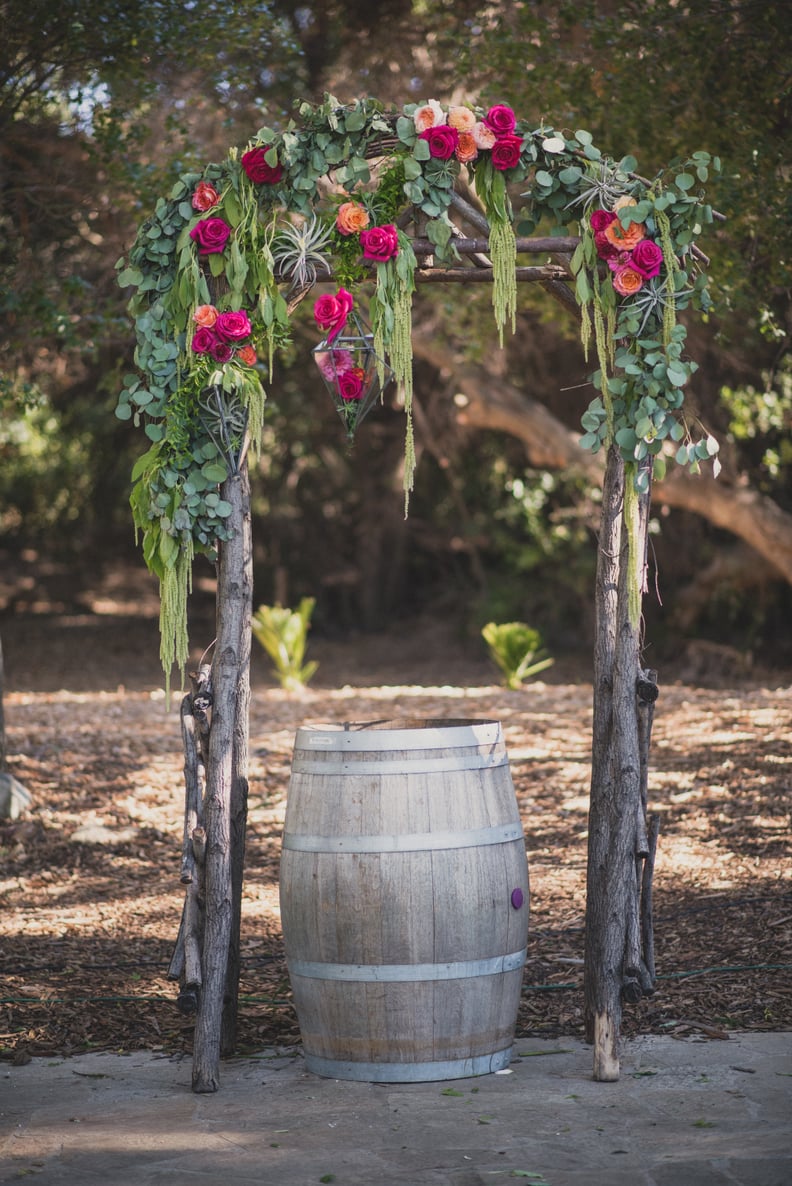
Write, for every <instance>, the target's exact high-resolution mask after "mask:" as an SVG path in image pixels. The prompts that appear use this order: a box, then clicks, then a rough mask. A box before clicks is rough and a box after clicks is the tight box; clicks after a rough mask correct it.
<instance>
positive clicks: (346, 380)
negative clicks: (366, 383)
mask: <svg viewBox="0 0 792 1186" xmlns="http://www.w3.org/2000/svg"><path fill="white" fill-rule="evenodd" d="M365 377H366V372H365V371H364V370H363V368H362V367H353V368H352V370H351V371H345V372H344V374H343V375H339V376H338V394H339V395H340V396H341V398H342V399H345V400H353V399H360V397H361V396H362V395H363V380H364V379H365Z"/></svg>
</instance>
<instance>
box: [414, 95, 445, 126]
mask: <svg viewBox="0 0 792 1186" xmlns="http://www.w3.org/2000/svg"><path fill="white" fill-rule="evenodd" d="M413 120H414V121H415V126H416V128H417V130H418V131H419V132H425V131H426V129H427V128H438V127H440V125H441V124H444V123H445V122H446V115H445V112H444V111H443V108H442V107H441V106H440V104H439V103H438V102H437V99H430V100H429V102H428V103H424V105H423V106H422V107H418V108H416V111H415V115H414V116H413Z"/></svg>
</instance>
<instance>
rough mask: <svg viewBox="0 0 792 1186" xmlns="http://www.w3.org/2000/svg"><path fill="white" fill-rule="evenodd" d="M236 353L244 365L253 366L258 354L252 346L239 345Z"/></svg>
mask: <svg viewBox="0 0 792 1186" xmlns="http://www.w3.org/2000/svg"><path fill="white" fill-rule="evenodd" d="M236 353H237V358H238V359H239V360H240V361H241V362H244V364H245V366H249V367H252V366H255V365H256V362H257V361H258V355H257V354H256V351H255V350H254V349H253V347H252V346H240V347H239V349H238V350H237V352H236Z"/></svg>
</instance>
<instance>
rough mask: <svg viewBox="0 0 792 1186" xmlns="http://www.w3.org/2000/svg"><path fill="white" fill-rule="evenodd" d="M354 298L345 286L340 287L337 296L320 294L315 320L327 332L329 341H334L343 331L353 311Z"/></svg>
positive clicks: (315, 306) (315, 307) (315, 310)
mask: <svg viewBox="0 0 792 1186" xmlns="http://www.w3.org/2000/svg"><path fill="white" fill-rule="evenodd" d="M353 304H354V300H353V298H352V293H351V292H347V290H346V289H345V288H339V290H338V292H337V293H336V295H335V296H330V294H329V293H328V294H327V295H326V296H320V297H319V299H318V301H316V303H315V304H314V320H315V321H316V324H317V325H318V326H319V328H320V329H323V330H324V331H325V332H326V334H327V340H328V342H332V341H333V339H334V338H337V337H338V335H339V334H340V333H341V330H342V329H343V328H344V326H345V325H346V322H347V317H348V316H349V314H350V313H351V312H352V306H353Z"/></svg>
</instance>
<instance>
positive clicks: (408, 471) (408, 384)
mask: <svg viewBox="0 0 792 1186" xmlns="http://www.w3.org/2000/svg"><path fill="white" fill-rule="evenodd" d="M415 267H416V259H415V252H414V251H413V249H412V244H411V243H410V240H409V238H408V237H407V236H406V235H405V234H403V233H402V232H399V233H398V252H397V253H396V254H395V255H393V256H392V258H391V259H389V260H387V261H385V262H383V263H378V264H377V288H376V292H375V294H374V301H373V302H372V309H371V322H372V328H373V331H374V349H375V350H376V353H377V357H378V358H379V359H384V357H385V354H386V353H387V354H388V358H389V362H390V366H391V370H392V371H393V377H394V379H395V380H396V382H397V384H398V385H399V387H400V389H401V391H402V393H403V397H404V412H405V416H406V418H407V427H406V431H405V441H404V511H405V515H406V513H407V510H408V507H409V500H410V492H411V490H412V488H413V482H414V477H415V437H414V433H413V419H412V397H413V350H412V294H413V293H414V291H415ZM380 382H382V375H380Z"/></svg>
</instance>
